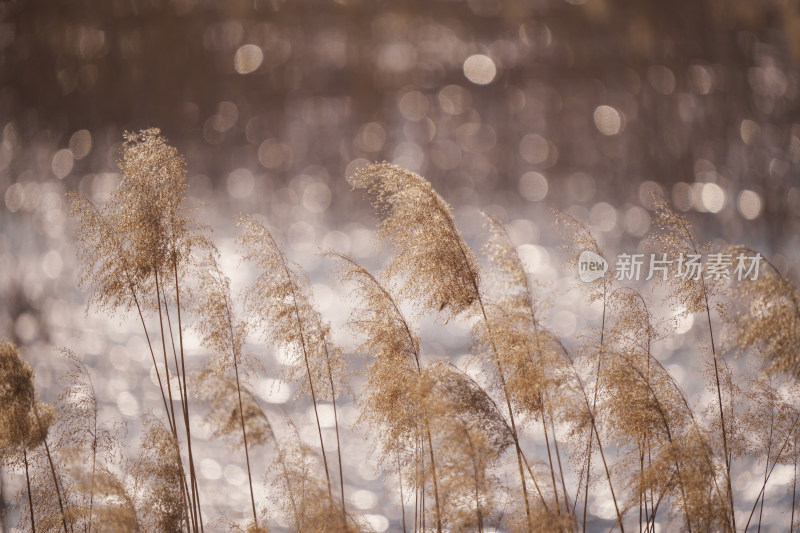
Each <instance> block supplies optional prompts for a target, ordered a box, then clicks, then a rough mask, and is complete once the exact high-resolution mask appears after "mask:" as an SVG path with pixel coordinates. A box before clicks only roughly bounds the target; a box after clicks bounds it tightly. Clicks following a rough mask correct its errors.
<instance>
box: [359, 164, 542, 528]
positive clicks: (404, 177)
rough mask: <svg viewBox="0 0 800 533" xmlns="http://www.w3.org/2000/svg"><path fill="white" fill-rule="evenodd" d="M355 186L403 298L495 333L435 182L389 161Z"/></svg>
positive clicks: (475, 272)
mask: <svg viewBox="0 0 800 533" xmlns="http://www.w3.org/2000/svg"><path fill="white" fill-rule="evenodd" d="M350 183H351V184H352V185H353V186H354V187H357V188H363V189H366V191H367V193H368V194H369V195H371V196H372V197H373V198H374V200H373V205H374V207H375V210H376V212H377V213H378V215H379V217H380V219H381V222H380V225H379V227H378V235H379V236H380V237H381V239H383V240H384V241H390V242H391V244H392V248H393V252H394V253H393V255H392V257H391V259H390V260H389V264H388V266H387V271H388V273H389V275H390V276H392V277H394V278H396V279H399V281H398V283H399V286H400V289H399V294H400V296H401V297H403V298H404V299H408V300H409V301H412V302H415V303H416V304H417V306H418V307H419V309H420V310H424V309H427V310H430V311H434V312H437V313H438V314H439V315H440V316H442V317H444V318H446V319H449V318H450V317H454V316H456V315H459V314H461V313H465V314H468V315H469V316H471V317H473V318H477V319H478V320H481V319H482V320H483V321H484V323H485V325H486V327H487V329H490V326H489V319H488V316H487V312H486V305H485V304H484V301H483V296H482V294H481V275H480V270H479V268H478V265H477V262H476V260H475V257H474V255H473V253H472V251H471V250H470V249H469V248H468V247H467V245H466V243H465V242H464V241H463V239H462V238H461V234H460V233H459V231H458V229H457V228H456V225H455V221H454V220H453V215H452V212H451V211H452V210H451V208H450V206H449V205H448V204H447V202H446V201H445V200H444V199H443V198H442V197H441V196H439V194H437V193H436V192H435V191H434V190H433V188H432V187H431V184H430V183H429V182H428V181H427V180H425V179H424V178H423V177H422V176H420V175H418V174H416V173H414V172H411V171H408V170H404V169H402V168H400V167H398V166H396V165H390V164H388V163H378V164H373V165H369V166H367V167H365V168H363V169H361V170H359V171H358V172H357V173H356V175H355V176H353V177H351V178H350ZM488 338H489V339H490V344H491V346H492V350H491V352H490V354H489V355H490V357H491V358H492V360H493V361H494V364H495V366H496V367H497V376H498V377H499V380H500V382H501V388H502V389H503V396H504V399H505V402H506V406H507V408H508V416H509V420H510V422H511V430H512V436H513V439H514V444H515V448H516V453H517V465H518V467H519V475H520V483H521V489H522V495H523V502H524V503H525V509H526V517H527V521H528V527H529V529H532V527H533V523H532V520H531V513H530V503H529V501H528V490H527V483H526V480H525V468H524V467H523V459H522V449H521V448H520V444H519V438H518V435H517V428H516V421H515V419H514V410H513V407H512V405H511V398H510V396H509V393H508V391H507V390H506V387H505V371H504V368H503V363H502V360H501V359H500V355H499V352H498V350H497V347H496V346H495V345H494V339H493V334H492V333H491V332H489V335H488ZM534 483H536V481H535V480H534ZM437 530H438V531H441V530H442V526H441V523H439V524H437Z"/></svg>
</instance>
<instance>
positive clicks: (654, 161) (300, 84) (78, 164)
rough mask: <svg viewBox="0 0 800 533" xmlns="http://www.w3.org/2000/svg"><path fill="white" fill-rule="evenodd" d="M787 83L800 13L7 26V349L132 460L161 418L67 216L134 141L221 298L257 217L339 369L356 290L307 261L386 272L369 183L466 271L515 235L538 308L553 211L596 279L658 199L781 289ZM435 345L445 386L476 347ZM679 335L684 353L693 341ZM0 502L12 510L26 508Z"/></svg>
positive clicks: (101, 189)
mask: <svg viewBox="0 0 800 533" xmlns="http://www.w3.org/2000/svg"><path fill="white" fill-rule="evenodd" d="M798 60H800V2H798V1H797V0H759V1H753V0H673V1H671V2H661V1H653V0H621V1H611V0H569V1H565V0H531V1H522V0H519V1H515V0H510V1H506V2H496V1H490V0H469V1H455V0H453V1H444V0H439V1H431V0H425V1H422V0H419V1H410V2H402V3H401V2H387V1H371V0H338V1H334V0H330V1H324V0H306V1H293V2H282V1H279V0H247V1H244V0H230V1H226V2H216V1H211V0H172V1H168V0H107V1H89V0H70V1H49V2H44V1H35V0H7V1H4V2H2V4H0V129H1V130H2V132H1V135H2V139H0V337H4V338H10V339H11V340H13V341H14V342H16V343H18V344H19V345H20V346H22V347H23V350H24V353H25V354H26V357H27V358H28V359H29V360H31V361H32V362H33V364H34V366H35V368H36V370H37V383H38V387H39V390H40V394H41V395H42V398H43V399H45V400H48V401H53V400H55V398H56V397H57V395H58V394H59V392H60V390H61V388H60V385H59V384H58V383H57V381H56V378H57V376H58V374H59V373H60V372H61V371H62V370H63V369H64V365H63V363H62V362H61V361H60V360H59V359H58V356H57V354H56V352H55V351H54V349H53V347H54V346H61V345H66V346H69V347H70V348H73V349H74V350H76V351H78V352H79V353H82V354H84V356H85V358H86V360H87V362H88V363H89V366H90V367H91V368H92V369H93V371H95V372H96V373H97V375H98V376H108V375H111V374H115V379H109V380H105V379H102V380H101V385H100V386H99V391H98V394H99V396H100V399H101V401H102V402H103V404H104V405H105V406H106V408H107V409H106V416H108V417H109V418H111V417H123V418H127V419H129V425H130V428H129V440H130V443H131V446H132V448H131V450H134V449H135V442H136V438H137V436H138V435H137V429H136V427H137V424H138V423H137V421H136V416H137V415H138V414H140V413H141V412H143V411H144V410H145V409H147V408H150V407H157V401H158V396H157V392H156V389H155V388H154V386H153V384H152V383H150V380H149V379H148V372H149V367H148V364H149V363H148V359H146V355H145V352H144V348H143V344H142V343H143V342H144V341H143V339H142V337H141V334H140V333H139V330H138V329H136V327H135V326H136V325H135V323H134V322H133V321H132V320H129V321H125V320H124V319H123V318H120V317H114V318H109V317H105V316H99V315H96V314H94V313H93V312H92V311H89V312H88V313H86V312H85V302H86V299H87V295H86V293H84V292H81V291H80V290H79V289H78V288H77V285H76V279H77V278H76V275H75V272H76V265H75V249H74V246H73V244H72V225H71V221H70V220H69V219H68V206H67V205H66V202H65V198H64V193H65V192H66V191H68V190H76V189H77V190H80V191H82V192H83V193H84V194H86V195H87V196H89V197H90V198H92V199H94V200H97V201H102V200H103V198H105V197H106V196H107V194H108V193H109V191H111V190H112V189H113V188H114V187H115V186H116V184H117V183H118V182H119V174H118V173H117V172H118V171H117V168H116V165H115V159H116V158H117V156H118V154H119V143H120V142H121V136H122V132H123V131H126V130H139V129H143V128H148V127H159V128H161V130H162V132H163V134H164V135H165V136H166V137H167V138H168V139H169V140H170V142H171V143H172V144H174V145H175V146H177V147H178V149H179V150H180V151H181V152H182V153H183V154H184V156H185V157H186V159H187V162H188V167H189V178H188V181H189V191H188V194H189V196H190V200H191V201H192V202H207V203H208V206H207V207H204V208H202V209H201V211H200V219H201V220H202V221H203V222H206V223H209V224H211V225H213V226H214V227H215V228H216V232H215V235H216V239H217V242H218V244H219V246H220V248H221V250H222V252H223V256H224V257H225V261H226V269H227V270H226V272H227V273H228V274H229V275H231V276H232V277H233V279H234V288H239V287H241V286H242V285H243V283H244V282H245V281H246V278H247V275H246V273H241V270H242V269H241V268H237V265H238V259H237V257H236V255H235V253H234V248H233V238H234V236H235V234H234V228H233V223H232V222H231V219H230V217H231V215H234V214H236V213H239V212H245V213H257V214H261V215H264V216H265V217H266V219H267V220H268V221H269V223H270V226H271V227H272V228H273V229H274V230H275V232H276V235H278V236H279V237H280V240H281V242H282V243H283V244H284V245H285V246H286V248H287V251H288V252H289V255H290V256H291V257H293V258H294V259H295V260H297V261H298V262H299V263H300V264H302V265H303V266H304V267H305V268H306V269H307V270H308V271H309V273H310V276H311V279H312V282H313V283H314V292H315V295H316V296H317V299H318V303H319V305H320V307H321V308H322V310H323V312H324V313H325V314H326V316H327V317H328V318H330V319H331V320H332V321H333V322H334V326H336V327H337V328H338V329H339V330H341V331H342V333H340V334H339V335H340V338H341V341H342V343H343V344H345V346H348V343H349V344H350V345H352V342H351V341H352V339H349V338H348V337H347V334H346V331H345V330H344V329H343V328H341V327H339V326H341V325H342V324H343V322H344V319H345V318H346V316H344V315H343V314H342V313H341V312H340V311H339V312H337V310H339V309H340V306H341V305H342V304H341V303H340V299H342V298H344V297H345V296H346V292H347V291H346V290H345V289H342V288H340V287H336V286H335V285H333V284H332V283H331V282H330V281H329V279H328V277H327V274H328V272H329V270H330V265H328V264H327V263H326V262H325V261H323V260H322V259H320V258H319V257H318V256H317V255H316V253H317V252H318V250H319V249H327V248H330V247H333V248H336V249H338V250H341V251H344V252H349V253H351V254H352V255H353V256H354V257H356V258H357V259H359V260H362V261H364V262H366V263H367V264H368V265H370V266H373V267H374V266H379V265H380V261H381V259H380V257H379V256H378V255H377V252H376V249H375V247H374V242H373V241H374V233H373V229H374V222H375V219H374V217H373V216H372V214H371V210H370V208H369V205H368V204H367V202H366V201H364V200H363V199H362V197H361V194H360V193H359V192H352V191H351V190H350V187H349V185H348V184H347V182H346V180H345V177H346V176H347V175H349V174H351V173H352V172H353V171H354V170H355V169H357V168H359V167H360V166H363V165H365V164H366V163H368V162H372V161H376V160H377V161H381V160H386V161H392V162H396V163H398V164H400V165H402V166H404V167H407V168H410V169H413V170H415V171H418V172H419V173H421V174H422V175H423V176H425V177H427V178H428V179H429V180H430V181H431V182H432V183H433V185H434V187H435V188H436V189H437V190H438V191H439V192H440V193H441V194H442V195H443V196H444V197H445V198H446V199H447V200H448V201H449V202H450V203H451V204H452V205H453V206H454V209H455V213H456V219H457V222H458V223H459V227H460V229H461V230H462V231H463V233H464V235H465V237H466V238H467V240H468V241H469V242H470V243H475V244H476V246H477V245H478V244H479V242H480V233H481V226H482V220H481V218H480V215H479V213H478V210H479V209H482V210H485V211H488V212H490V213H492V214H494V215H496V216H498V217H500V218H501V219H502V220H504V221H506V222H507V223H508V224H509V228H510V231H511V235H512V237H513V238H514V239H515V241H516V243H517V244H519V245H520V253H521V254H522V255H523V257H524V259H525V260H526V262H527V264H528V266H529V267H530V271H531V274H532V275H533V276H534V277H536V278H537V279H541V280H544V281H548V282H551V283H552V284H554V285H555V286H556V287H560V283H561V281H562V280H563V279H566V278H570V277H571V275H568V274H565V273H563V272H562V271H561V269H560V264H561V261H562V259H563V257H562V255H561V254H560V252H559V251H558V249H557V246H558V244H559V242H560V236H559V234H558V232H557V231H556V230H555V229H554V228H553V224H552V222H553V216H552V213H551V211H550V209H549V206H554V207H557V208H559V209H562V210H566V211H568V212H569V213H571V214H573V215H574V216H576V217H578V218H581V219H583V220H586V221H587V222H588V223H589V224H590V225H591V227H592V229H593V231H595V233H596V234H597V236H598V238H599V239H600V240H601V241H602V243H603V244H604V245H606V246H607V247H608V249H609V250H611V251H613V252H614V254H615V253H616V252H617V251H627V252H632V251H635V250H636V249H637V247H639V246H640V245H641V241H642V238H643V237H644V236H645V235H646V234H647V231H648V229H649V216H648V212H647V207H648V203H649V199H650V198H651V195H652V194H653V192H656V193H659V194H663V195H664V196H665V197H667V198H669V199H670V200H671V201H672V202H673V203H674V205H675V206H676V208H677V209H678V210H680V211H682V212H686V213H688V216H689V218H690V220H691V221H692V222H693V223H694V224H695V225H696V227H697V229H698V231H699V233H700V234H701V235H702V237H703V238H706V239H726V240H728V241H731V242H740V243H744V244H748V245H750V246H753V247H756V248H758V249H759V250H760V251H761V252H762V253H763V254H765V255H766V256H768V257H770V258H772V259H773V260H774V263H775V264H776V265H777V266H778V267H779V268H782V269H783V270H784V271H788V272H790V273H792V274H794V275H796V273H797V272H796V265H797V264H798V261H800V237H798V233H799V230H800V174H799V169H800V113H798V111H800V109H799V108H798V104H799V103H800V70H798ZM795 279H796V277H795ZM565 283H566V282H565ZM581 302H582V300H581V297H580V296H579V295H576V294H575V293H574V292H565V293H563V294H561V296H560V297H559V299H558V303H557V305H555V307H554V309H553V313H552V315H553V318H552V325H553V327H555V328H556V329H557V330H558V331H560V332H561V333H562V334H564V335H567V336H569V335H573V334H575V333H576V332H579V331H581V330H582V329H583V328H585V327H586V326H587V325H596V324H595V322H596V318H597V309H596V308H594V307H590V306H585V305H584V304H582V303H581ZM427 322H429V320H428V319H424V320H423V334H426V333H429V336H428V339H429V343H430V345H429V351H430V352H431V353H437V354H439V355H442V356H447V357H450V358H452V359H453V360H456V361H457V360H459V358H460V357H461V356H463V354H465V353H466V352H467V351H468V350H469V339H468V335H466V332H467V329H466V326H463V325H462V326H458V325H452V326H451V327H450V328H449V329H447V328H445V329H442V328H437V327H435V326H433V325H432V324H431V325H428V324H427ZM682 328H683V329H684V331H681V335H684V334H686V335H690V330H691V329H692V323H691V321H690V322H689V323H688V324H684V325H683V326H682ZM255 346H256V348H255V351H256V352H258V351H259V350H262V351H263V353H264V357H265V359H266V360H268V368H270V369H277V368H279V367H280V365H281V364H282V361H281V356H280V354H275V353H273V352H272V350H271V348H270V347H267V346H260V345H258V344H255ZM191 349H193V350H195V353H196V355H197V357H196V361H197V366H199V365H201V364H202V361H203V357H204V356H203V352H202V349H200V348H199V347H198V346H194V347H191ZM680 349H681V341H680V338H679V339H678V340H675V341H673V342H672V344H670V345H668V346H666V347H664V348H663V349H662V350H663V357H664V358H665V360H667V359H670V358H673V360H671V361H670V362H672V363H674V366H676V372H678V371H680V372H683V374H686V375H691V373H692V371H691V370H687V365H686V364H683V363H681V361H682V359H680V357H681V355H680ZM676 354H677V355H676ZM689 367H690V365H689ZM275 378H276V376H274V375H272V376H269V377H263V379H261V380H260V381H258V380H256V382H255V383H254V384H253V386H254V387H255V388H256V389H257V390H258V391H260V394H261V396H262V399H264V401H265V402H267V403H269V404H271V405H273V406H283V407H284V408H285V409H288V410H289V411H290V414H292V417H293V418H295V419H296V420H295V421H296V422H297V423H298V425H301V426H303V425H304V424H306V425H307V429H308V428H311V426H310V424H311V419H310V418H308V412H307V411H308V404H306V403H304V402H302V401H298V402H296V403H292V401H291V390H290V389H291V387H288V386H287V385H285V384H281V383H280V382H278V381H277V380H276V379H275ZM687 380H689V378H687ZM687 386H689V388H691V384H689V385H687ZM700 388H702V387H700ZM347 401H348V402H350V403H346V404H345V409H349V410H350V412H351V413H350V415H349V418H348V417H346V418H347V419H348V420H350V421H352V420H354V418H355V412H356V411H355V408H354V407H353V405H352V400H347ZM281 416H282V415H281ZM348 435H349V437H348V439H347V440H346V441H345V444H343V446H344V447H345V448H346V450H345V452H347V453H345V458H346V462H348V463H349V464H350V465H351V466H352V469H353V472H354V474H353V476H352V477H351V479H348V480H347V483H348V485H347V486H346V489H347V492H348V493H349V494H350V497H351V498H353V500H352V501H353V505H354V506H355V507H356V508H357V509H360V510H361V512H363V513H366V514H367V515H369V516H370V517H371V518H370V521H371V523H372V524H373V526H375V528H376V529H377V530H379V531H384V530H390V529H396V528H397V527H399V503H398V502H399V500H398V497H397V495H396V494H395V492H396V488H395V487H393V485H392V484H391V483H386V484H384V483H383V482H382V474H380V473H376V472H375V471H374V470H373V469H372V468H371V466H370V465H365V464H364V461H363V457H364V455H365V454H367V452H366V451H365V450H368V444H367V442H366V440H365V435H364V432H363V431H359V430H358V429H357V428H353V429H351V430H349V433H348ZM311 437H313V434H312V435H311ZM528 438H529V439H530V445H531V446H539V444H540V441H539V440H537V439H538V437H537V436H536V435H535V434H534V433H533V432H531V435H529V437H528ZM309 440H310V442H312V443H313V440H311V439H309ZM327 440H328V439H327V438H326V441H327ZM206 446H207V447H208V450H209V453H208V455H207V457H209V459H208V460H207V461H208V462H206V463H204V465H201V470H202V475H203V476H204V479H205V483H206V485H213V484H214V483H217V482H218V481H217V480H220V479H222V480H224V481H225V482H226V483H228V485H229V486H230V488H231V490H230V492H229V493H226V494H216V495H214V494H210V495H209V496H208V497H207V501H209V502H210V503H211V504H212V505H213V508H214V511H213V512H212V514H214V513H216V514H229V515H231V513H232V516H233V518H238V517H241V518H245V517H246V516H247V515H246V509H247V505H248V501H247V497H246V492H245V488H246V484H245V480H244V478H243V473H242V470H241V468H240V467H241V465H238V464H234V463H235V461H233V462H232V463H231V464H226V463H225V462H224V461H219V460H217V459H219V454H218V453H217V454H216V458H217V459H214V457H215V453H214V451H213V450H214V449H215V448H214V447H215V446H217V447H218V446H220V444H219V443H214V442H211V441H208V442H207V443H206ZM222 446H224V445H222ZM367 455H368V454H367ZM268 462H269V461H268V458H264V461H263V464H268ZM744 474H747V472H744ZM744 474H742V475H744ZM1 479H2V480H3V486H4V490H3V502H4V505H5V504H7V503H8V502H9V501H13V499H14V496H15V495H14V492H15V491H16V489H17V488H18V487H19V485H18V482H17V481H14V480H13V479H11V478H10V477H9V476H8V475H6V474H4V475H3V476H1ZM748 480H749V478H747V479H745V478H742V479H740V480H739V481H740V482H741V485H739V484H737V483H734V486H737V485H738V486H746V485H747V482H748ZM261 490H262V492H263V493H264V494H266V493H267V489H266V488H263V487H262V489H261ZM214 498H217V499H216V500H215V499H214ZM601 504H602V502H600V503H599V504H597V505H595V507H593V508H592V513H594V514H596V515H597V516H598V517H599V519H602V518H604V517H603V512H604V511H603V510H604V509H605V508H604V507H603V505H601ZM606 511H607V509H606ZM15 513H16V512H15V511H11V518H13V520H9V521H8V524H9V525H11V524H13V523H15V520H16V514H15ZM275 519H276V520H278V522H276V523H277V527H278V528H280V522H279V517H276V518H275ZM779 519H782V518H780V516H778V518H776V520H779ZM606 528H607V526H606Z"/></svg>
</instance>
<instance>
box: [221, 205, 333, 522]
mask: <svg viewBox="0 0 800 533" xmlns="http://www.w3.org/2000/svg"><path fill="white" fill-rule="evenodd" d="M237 225H238V226H240V227H242V228H243V229H242V234H241V235H240V237H239V245H240V247H241V250H242V253H243V259H244V260H245V261H251V262H253V263H254V264H255V266H256V268H257V269H258V272H259V275H258V277H257V278H256V280H255V281H254V282H253V283H252V284H251V285H250V287H248V289H247V298H246V302H245V305H246V307H247V310H248V317H249V320H250V321H251V322H252V323H253V324H254V326H255V327H257V328H258V329H259V330H260V331H261V332H262V335H263V336H264V337H265V338H267V339H270V340H272V341H274V342H275V343H276V344H278V346H279V347H280V348H281V349H283V350H284V351H285V352H286V353H288V354H289V355H290V357H291V358H292V360H294V361H296V362H297V363H298V364H295V365H287V366H285V367H284V372H285V376H284V377H285V378H286V380H287V381H298V382H299V383H300V389H299V390H300V391H301V392H307V393H308V394H309V395H310V397H311V403H312V406H313V408H314V417H315V421H316V424H317V433H318V434H319V444H320V450H321V455H322V460H323V466H324V469H325V477H326V480H327V484H328V502H329V504H330V505H331V506H332V505H333V502H334V499H333V491H332V490H331V476H330V471H329V469H328V459H327V456H326V453H325V442H324V440H323V438H322V425H321V424H320V419H319V412H318V405H319V402H320V401H321V400H323V399H330V400H331V402H332V404H333V413H334V423H335V429H336V441H337V455H338V462H339V484H340V491H341V527H342V528H346V527H347V511H346V508H345V503H344V477H343V476H344V472H343V470H342V455H341V454H342V452H341V446H340V445H339V444H340V443H339V417H338V411H337V408H336V397H337V395H338V394H341V392H342V391H343V390H344V389H345V381H346V367H345V361H344V357H343V354H342V352H341V350H340V349H339V348H338V347H337V346H336V345H335V344H334V343H333V342H332V340H331V336H330V327H329V325H328V324H326V323H325V322H324V321H323V320H322V317H321V315H320V314H319V312H318V311H317V310H316V309H315V308H314V306H313V303H312V301H311V297H310V295H309V287H308V280H307V278H306V277H305V276H304V275H303V274H300V273H299V268H298V267H297V266H296V265H293V264H291V263H290V262H289V260H288V259H287V258H286V256H285V255H284V254H283V252H282V251H281V249H280V248H279V247H278V244H277V243H276V242H275V239H274V238H273V237H272V234H271V233H270V232H269V231H268V230H267V229H266V228H265V227H264V226H263V225H262V224H261V223H260V222H258V221H256V220H255V219H254V218H252V217H239V218H238V220H237Z"/></svg>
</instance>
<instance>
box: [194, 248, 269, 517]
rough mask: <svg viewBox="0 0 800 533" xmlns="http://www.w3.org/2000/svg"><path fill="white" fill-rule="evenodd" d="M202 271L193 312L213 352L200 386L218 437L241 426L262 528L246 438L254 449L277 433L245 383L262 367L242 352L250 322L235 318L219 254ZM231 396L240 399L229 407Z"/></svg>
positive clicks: (209, 258) (255, 513)
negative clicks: (231, 377) (233, 394)
mask: <svg viewBox="0 0 800 533" xmlns="http://www.w3.org/2000/svg"><path fill="white" fill-rule="evenodd" d="M198 270H199V272H198V283H199V286H200V289H199V291H198V292H199V297H198V301H197V303H196V309H195V314H196V316H197V319H196V323H195V329H196V330H197V332H198V334H199V336H200V339H201V343H202V344H203V346H205V347H206V348H208V349H209V350H211V352H212V359H211V360H210V361H209V362H208V363H207V366H206V369H204V371H203V372H202V373H201V375H200V376H199V378H198V382H199V386H200V388H201V389H202V394H203V395H204V396H205V397H206V398H207V399H208V400H209V401H210V403H211V416H210V418H211V420H212V421H215V422H216V423H217V428H216V430H215V432H216V434H217V435H227V434H231V433H232V431H234V428H236V426H237V425H238V428H237V429H238V430H240V431H241V437H242V446H243V448H244V455H245V461H246V464H247V480H248V483H249V485H250V504H251V506H252V511H253V524H254V527H255V528H258V527H259V526H258V511H257V510H256V501H255V493H254V492H253V473H252V469H251V468H250V450H249V449H248V436H249V439H250V444H251V446H256V445H259V444H265V443H266V442H267V441H269V440H272V439H273V437H274V435H273V434H272V428H271V427H270V425H269V421H268V420H267V418H266V415H264V413H263V411H262V410H261V409H260V407H259V406H258V402H256V401H255V398H253V396H252V394H250V393H249V391H248V390H247V389H246V387H245V385H243V383H242V381H243V380H245V381H246V379H247V377H248V375H249V374H251V373H257V372H263V369H262V368H261V365H259V364H258V362H257V360H256V359H255V357H254V356H253V355H251V354H248V353H246V352H245V350H244V348H245V342H246V339H247V335H248V333H249V324H248V323H247V322H246V321H243V320H241V319H240V318H239V317H238V315H237V311H236V309H235V308H234V303H233V301H232V299H231V294H230V280H229V279H228V277H227V276H225V274H223V272H222V270H221V269H220V267H219V264H218V262H217V259H216V257H215V254H214V253H211V252H210V253H209V254H208V256H207V257H206V259H205V261H204V262H202V263H201V264H200V265H199V269H198ZM230 370H233V379H230V378H229V377H227V375H226V374H227V373H229V372H230ZM240 374H241V377H240ZM243 391H244V394H243ZM233 392H235V396H236V400H237V401H236V402H235V403H234V405H233V406H231V405H230V404H231V401H230V399H231V397H232V394H231V393H233ZM248 434H249V435H248Z"/></svg>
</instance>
